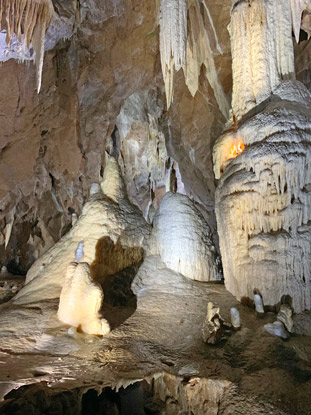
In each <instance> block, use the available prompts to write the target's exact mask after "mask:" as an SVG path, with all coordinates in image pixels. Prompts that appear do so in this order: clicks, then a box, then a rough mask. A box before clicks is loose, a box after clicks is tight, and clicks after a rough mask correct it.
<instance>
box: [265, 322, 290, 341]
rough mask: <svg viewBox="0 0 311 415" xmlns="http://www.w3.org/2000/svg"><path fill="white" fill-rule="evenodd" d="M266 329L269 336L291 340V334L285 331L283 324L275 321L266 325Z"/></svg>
mask: <svg viewBox="0 0 311 415" xmlns="http://www.w3.org/2000/svg"><path fill="white" fill-rule="evenodd" d="M264 329H265V330H266V332H268V333H269V334H272V335H273V336H278V337H281V338H282V339H284V340H287V339H288V338H289V333H288V332H287V331H286V330H285V327H284V325H283V323H281V322H280V321H275V322H274V323H271V324H265V325H264Z"/></svg>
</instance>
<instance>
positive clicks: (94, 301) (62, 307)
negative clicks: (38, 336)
mask: <svg viewBox="0 0 311 415" xmlns="http://www.w3.org/2000/svg"><path fill="white" fill-rule="evenodd" d="M103 298H104V294H103V290H102V288H101V286H100V285H99V284H96V283H95V282H94V281H93V278H92V276H91V270H90V267H89V264H88V263H86V262H80V263H76V262H71V263H70V264H69V266H68V268H67V274H66V280H65V283H64V286H63V288H62V291H61V294H60V300H59V307H58V312H57V316H58V319H59V320H60V321H62V322H63V323H66V324H69V325H70V326H73V327H79V328H80V329H81V330H82V331H83V332H84V333H87V334H94V335H100V336H102V335H105V334H107V333H109V332H110V326H109V323H108V322H107V320H105V319H102V318H100V315H99V311H100V308H101V305H102V302H103Z"/></svg>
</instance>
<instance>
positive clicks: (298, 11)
mask: <svg viewBox="0 0 311 415" xmlns="http://www.w3.org/2000/svg"><path fill="white" fill-rule="evenodd" d="M289 3H290V8H291V15H292V22H293V31H294V35H295V39H296V42H297V43H298V42H299V34H300V27H301V17H302V13H303V11H304V10H308V11H310V12H311V0H289Z"/></svg>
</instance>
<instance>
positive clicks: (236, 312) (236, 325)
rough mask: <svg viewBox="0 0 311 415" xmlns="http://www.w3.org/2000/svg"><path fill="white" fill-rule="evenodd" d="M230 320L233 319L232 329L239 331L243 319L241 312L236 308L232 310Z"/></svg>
mask: <svg viewBox="0 0 311 415" xmlns="http://www.w3.org/2000/svg"><path fill="white" fill-rule="evenodd" d="M230 318H231V324H232V327H233V328H234V329H235V330H238V329H239V328H240V327H241V318H240V313H239V310H238V309H237V308H235V307H231V308H230Z"/></svg>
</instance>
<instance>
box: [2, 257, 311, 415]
mask: <svg viewBox="0 0 311 415" xmlns="http://www.w3.org/2000/svg"><path fill="white" fill-rule="evenodd" d="M132 287H133V290H134V292H136V294H137V308H136V310H135V309H134V308H129V307H113V306H111V305H109V304H104V306H103V314H104V317H105V318H107V320H108V321H109V322H110V324H111V326H112V331H111V333H110V334H109V335H107V336H105V337H104V338H100V337H95V336H88V335H85V334H83V333H74V334H73V335H69V334H68V328H69V327H68V326H65V325H63V324H62V323H60V322H59V321H58V320H57V317H56V312H57V306H58V300H57V299H55V300H50V301H44V302H40V301H38V302H35V303H32V304H28V305H26V306H18V305H14V304H13V303H12V301H9V302H7V303H5V304H2V305H1V306H0V307H1V309H0V314H1V317H0V393H1V397H3V396H4V395H6V394H7V393H8V392H9V391H10V390H12V389H16V388H18V387H20V386H22V385H27V384H32V383H37V382H42V381H46V382H47V384H48V385H49V386H50V387H52V388H61V389H64V390H68V389H73V388H85V390H87V389H89V388H94V389H98V390H100V389H101V388H103V387H108V386H109V387H112V388H120V387H121V386H124V387H126V386H127V385H129V384H131V383H134V382H136V381H139V380H142V379H151V378H152V377H153V376H156V375H157V374H159V373H169V374H172V375H176V376H180V377H182V378H184V379H189V378H192V377H199V378H206V379H214V380H223V381H226V382H227V383H226V384H227V385H228V384H230V385H232V388H234V390H235V394H238V396H239V397H244V398H243V399H244V400H245V402H246V401H247V400H249V399H250V401H261V402H264V403H265V402H266V403H267V404H269V405H270V404H271V405H273V407H275V408H276V412H270V413H288V414H310V413H311V412H310V411H311V409H310V407H311V405H310V404H311V338H310V337H306V336H299V335H295V334H294V335H292V336H291V338H290V339H289V340H287V341H283V340H282V339H280V338H278V337H273V336H271V335H270V334H268V333H266V332H265V331H264V328H263V326H264V324H266V323H268V322H273V321H275V319H276V315H275V314H274V313H266V314H265V316H264V317H263V318H258V317H257V316H256V314H255V312H254V310H252V309H251V308H249V307H247V306H244V305H241V304H240V303H238V302H237V301H236V300H235V299H234V298H233V296H231V294H229V293H228V292H227V291H226V289H225V287H224V286H223V285H222V284H211V283H209V284H207V283H200V282H195V281H192V280H189V279H186V278H184V277H182V276H180V275H179V274H177V273H175V272H174V271H171V270H169V269H167V268H166V267H165V265H164V264H163V263H162V262H161V260H160V259H159V257H147V258H146V259H145V261H144V263H143V264H142V266H141V267H140V269H139V271H138V274H137V275H136V277H135V280H134V282H133V285H132ZM208 301H213V302H214V303H215V305H217V306H219V307H220V312H221V315H222V317H223V319H224V320H225V321H227V322H229V321H230V317H229V312H230V307H233V306H236V307H237V308H238V309H239V310H240V315H241V322H242V328H241V330H239V331H236V332H234V331H231V332H230V333H229V334H228V336H227V337H226V339H225V340H224V341H222V342H221V343H220V344H219V345H216V346H212V345H206V344H205V343H204V342H203V341H202V337H201V327H202V323H203V321H204V319H205V316H206V306H207V303H208ZM231 396H232V394H231ZM243 399H242V400H243ZM233 400H234V399H233V398H232V401H233ZM241 411H242V409H241ZM277 411H280V412H277ZM282 411H283V412H282ZM219 413H225V412H219ZM229 413H248V412H247V410H246V409H245V412H243V411H242V412H239V411H238V410H236V411H234V412H228V414H229ZM253 413H264V412H256V411H255V412H254V411H253ZM267 413H269V412H267Z"/></svg>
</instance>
